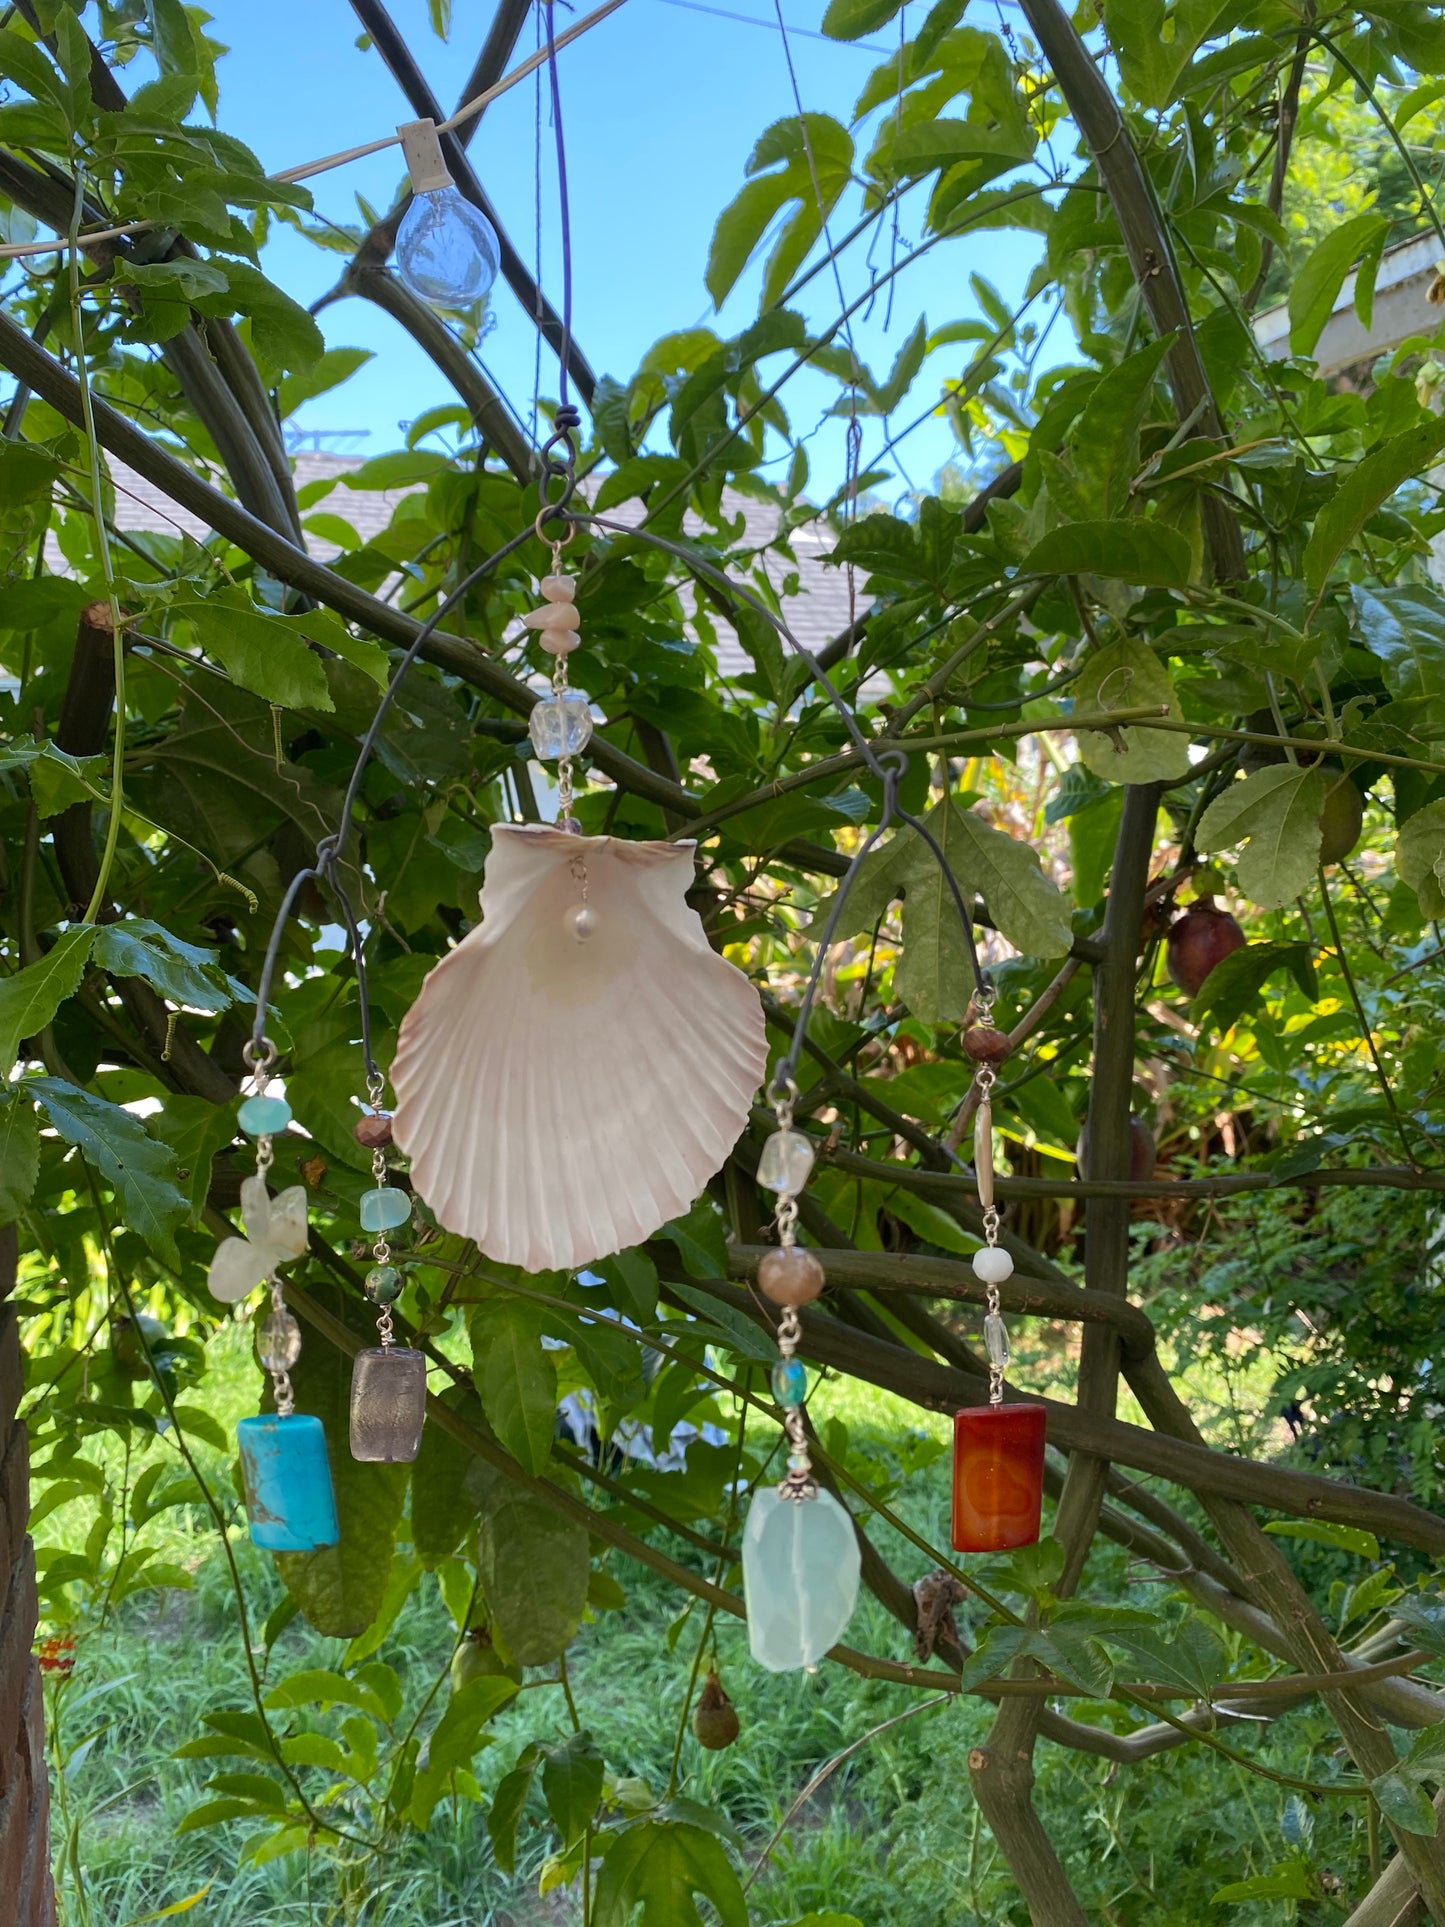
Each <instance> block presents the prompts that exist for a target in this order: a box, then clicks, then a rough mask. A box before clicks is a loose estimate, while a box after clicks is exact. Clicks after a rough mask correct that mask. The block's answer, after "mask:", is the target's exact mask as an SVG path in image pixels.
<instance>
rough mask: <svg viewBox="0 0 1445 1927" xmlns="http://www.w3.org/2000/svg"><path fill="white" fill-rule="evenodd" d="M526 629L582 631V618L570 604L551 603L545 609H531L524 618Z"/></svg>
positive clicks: (523, 624) (523, 625) (523, 623)
mask: <svg viewBox="0 0 1445 1927" xmlns="http://www.w3.org/2000/svg"><path fill="white" fill-rule="evenodd" d="M522 627H523V628H524V629H580V628H581V627H582V618H581V616H579V615H578V613H577V611H576V610H575V609H574V608H573V607H572V605H571V603H570V602H549V603H548V604H547V605H546V607H545V608H542V609H529V610H528V611H527V613H526V615H524V616H523V617H522Z"/></svg>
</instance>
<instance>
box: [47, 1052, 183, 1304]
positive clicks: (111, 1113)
mask: <svg viewBox="0 0 1445 1927" xmlns="http://www.w3.org/2000/svg"><path fill="white" fill-rule="evenodd" d="M25 1089H26V1090H27V1091H28V1092H29V1093H30V1094H32V1095H33V1096H34V1097H36V1098H38V1099H39V1102H40V1106H41V1109H42V1110H43V1111H44V1112H45V1115H46V1117H47V1118H48V1119H49V1121H50V1124H51V1125H52V1126H53V1128H54V1129H55V1130H56V1131H57V1132H58V1133H59V1135H60V1136H61V1137H63V1138H64V1139H65V1141H66V1143H67V1144H73V1145H75V1147H76V1148H77V1150H79V1152H80V1154H81V1156H82V1157H83V1158H84V1159H85V1161H86V1163H87V1164H90V1165H93V1166H94V1168H95V1170H96V1171H98V1172H99V1174H100V1175H101V1177H102V1178H104V1179H105V1181H106V1182H107V1183H108V1184H111V1185H113V1186H114V1187H115V1189H116V1191H117V1192H118V1193H119V1196H120V1202H121V1207H122V1209H123V1211H124V1213H125V1221H126V1223H127V1224H128V1225H129V1226H130V1227H131V1229H132V1230H133V1231H135V1232H137V1233H138V1234H139V1235H140V1236H141V1237H142V1238H143V1239H144V1240H145V1242H146V1243H147V1244H148V1245H149V1246H150V1248H151V1250H152V1251H154V1252H155V1254H156V1256H157V1257H158V1258H160V1259H161V1260H162V1261H163V1262H164V1263H166V1264H168V1265H171V1266H175V1267H178V1266H179V1264H180V1256H179V1253H178V1252H177V1251H176V1239H175V1232H176V1226H177V1225H179V1224H183V1223H184V1222H185V1220H186V1219H187V1218H189V1216H190V1210H191V1207H190V1202H189V1200H188V1199H187V1198H186V1196H185V1194H184V1192H182V1191H180V1190H178V1189H177V1188H176V1185H175V1183H174V1181H173V1180H174V1176H175V1166H176V1160H175V1153H174V1152H173V1151H172V1150H171V1149H170V1147H169V1146H168V1145H165V1144H157V1143H156V1141H155V1139H154V1138H153V1137H151V1136H150V1134H149V1132H148V1131H147V1130H146V1128H145V1126H144V1124H142V1123H141V1121H140V1119H139V1118H138V1117H133V1116H132V1115H131V1113H130V1112H129V1111H124V1110H122V1109H121V1107H120V1106H119V1105H118V1104H109V1103H107V1102H106V1100H105V1099H104V1098H103V1097H96V1096H95V1095H94V1094H93V1093H92V1092H90V1091H83V1090H80V1089H78V1088H77V1087H76V1086H75V1085H74V1084H66V1083H63V1082H62V1081H61V1079H60V1078H58V1077H34V1078H31V1079H29V1080H28V1081H27V1083H26V1085H25Z"/></svg>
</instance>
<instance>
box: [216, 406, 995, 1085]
mask: <svg viewBox="0 0 1445 1927" xmlns="http://www.w3.org/2000/svg"><path fill="white" fill-rule="evenodd" d="M580 419H581V418H580V416H579V414H578V412H577V410H576V409H575V408H573V407H570V406H566V405H564V406H563V407H562V408H559V409H558V411H557V418H556V423H557V425H556V432H555V433H554V434H553V436H552V437H551V439H550V440H549V441H548V442H547V443H546V445H545V447H544V448H543V450H542V463H543V480H542V485H541V486H542V505H541V507H540V508H539V510H538V513H537V517H536V521H535V524H534V525H533V526H531V527H529V528H526V529H524V530H523V531H522V532H521V533H520V534H518V535H515V536H513V538H512V540H511V541H510V542H507V543H504V544H503V546H502V547H501V548H500V549H497V550H495V551H494V552H493V553H492V554H491V555H489V556H487V557H486V559H485V560H484V561H482V562H479V563H478V564H477V566H476V567H475V568H474V569H472V570H471V571H470V572H469V573H468V574H467V575H466V576H464V577H463V579H462V580H461V581H460V582H459V583H458V584H457V586H456V587H455V588H454V589H451V590H450V591H448V593H447V594H446V595H445V596H444V597H443V599H442V600H441V601H440V602H439V603H438V604H437V607H436V609H435V610H434V611H433V613H432V614H431V615H430V616H429V617H428V618H427V620H426V621H425V622H424V623H423V624H422V626H421V628H420V629H419V630H418V631H417V633H416V635H415V636H414V637H413V638H412V641H411V643H410V644H409V645H408V647H407V649H406V651H405V653H404V654H403V655H402V657H401V658H400V660H399V661H398V663H397V665H396V667H395V669H394V670H393V671H392V675H391V680H390V682H389V683H388V684H387V687H386V689H385V691H384V692H383V694H382V697H381V700H380V702H379V703H378V704H377V707H376V713H375V715H374V716H373V717H372V719H371V724H370V727H369V728H368V729H367V732H366V734H365V736H364V737H363V738H362V740H361V745H360V748H359V750H358V752H357V758H356V764H355V767H354V768H353V770H352V772H351V779H350V781H349V782H348V784H347V786H346V794H345V796H344V798H343V800H342V805H341V814H340V819H339V821H338V824H337V827H336V830H335V831H334V832H333V833H332V835H330V836H328V837H324V838H323V839H322V840H321V842H320V843H319V844H318V845H317V848H316V859H315V862H314V863H312V864H310V865H308V866H307V867H306V868H305V869H302V870H299V871H298V872H297V874H296V875H295V876H294V877H293V878H292V880H291V884H290V886H289V888H288V889H287V891H286V894H285V896H284V897H283V898H282V901H281V906H280V908H279V910H278V911H277V913H276V919H275V922H274V923H273V925H272V927H271V934H270V937H269V939H268V942H267V945H266V954H265V958H264V961H263V963H262V967H261V977H260V981H259V983H258V984H257V987H256V1018H255V1023H254V1026H253V1029H252V1035H251V1041H250V1044H249V1046H248V1052H247V1061H248V1062H255V1061H259V1058H260V1056H261V1055H262V1054H263V1053H267V1054H268V1061H271V1060H274V1057H275V1047H274V1046H273V1045H272V1044H271V1043H270V1040H269V1038H267V1036H266V1012H267V1008H268V1005H269V1003H270V996H271V989H272V984H273V982H274V979H275V973H276V965H277V961H278V959H279V956H280V950H281V942H282V939H283V937H284V935H285V932H286V927H287V924H288V923H289V921H290V919H291V916H292V913H293V911H294V909H295V906H296V900H297V898H298V896H299V895H300V893H301V891H302V889H303V888H304V886H305V885H306V884H307V883H308V882H310V881H312V880H315V881H318V882H320V883H322V884H324V885H325V887H326V889H327V891H328V892H329V893H330V895H331V896H332V897H333V899H334V900H335V902H336V905H337V908H338V910H339V911H340V914H341V919H342V922H343V924H344V925H345V928H346V933H347V942H348V946H349V950H350V955H351V959H352V964H353V967H354V969H355V971H356V986H357V1000H358V1003H359V1006H360V1018H361V1052H362V1060H363V1063H364V1065H365V1069H366V1075H367V1079H368V1083H372V1082H373V1081H374V1080H375V1079H377V1078H378V1077H380V1076H381V1075H382V1073H381V1072H380V1069H379V1067H378V1065H377V1063H376V1060H375V1058H374V1056H373V1055H372V1048H371V1012H370V1001H369V998H368V994H367V982H366V963H365V956H364V951H363V945H362V938H361V931H360V927H359V923H358V919H357V916H356V911H355V907H354V905H353V904H352V901H351V898H350V896H349V894H348V892H347V890H346V888H345V886H344V884H343V883H342V881H341V877H340V873H339V872H340V863H341V857H342V854H343V852H344V850H345V848H346V844H347V842H348V840H349V838H350V835H351V827H352V822H353V819H354V816H355V811H356V803H357V799H358V797H359V795H360V791H361V783H362V778H363V777H364V776H365V774H366V770H367V767H368V765H369V764H370V761H371V758H372V755H373V754H374V752H375V749H376V744H377V741H378V738H379V737H380V734H381V729H382V725H383V724H384V723H385V721H386V718H387V716H388V715H389V714H390V712H391V709H392V706H393V704H394V703H395V701H396V697H397V694H398V691H399V690H400V687H401V682H402V679H403V677H404V676H405V675H406V673H407V671H408V670H409V669H410V668H411V666H412V664H413V663H414V662H415V661H416V659H417V657H418V656H419V655H420V653H421V651H422V649H423V648H424V647H425V645H426V643H427V641H428V640H429V639H430V638H431V636H432V635H434V634H435V632H436V630H437V627H438V626H439V624H440V623H441V622H442V621H443V620H444V619H445V617H446V616H447V615H448V614H449V613H450V612H451V611H452V610H453V609H454V608H456V606H457V605H458V604H459V603H460V602H462V601H463V600H464V599H465V598H466V597H467V596H468V595H470V593H471V592H472V590H473V589H474V588H476V586H477V585H478V583H480V582H483V581H485V580H486V578H487V577H488V576H489V575H491V574H492V573H493V571H494V570H496V569H497V568H498V567H500V565H501V564H502V563H503V562H505V561H506V559H507V558H508V557H509V556H511V555H514V554H516V552H517V551H518V550H519V549H521V548H523V547H525V546H526V544H527V543H528V542H530V541H532V540H533V539H534V538H536V539H539V540H541V541H544V542H549V543H550V542H553V541H557V542H559V543H560V542H566V541H570V540H571V538H572V536H573V535H574V534H575V533H576V532H577V531H578V529H579V528H583V527H586V528H591V529H596V530H599V531H601V532H602V533H604V534H607V535H617V536H622V537H625V538H628V539H630V540H632V541H637V542H645V543H646V544H648V546H649V547H651V548H654V549H657V550H660V551H661V552H662V553H663V554H666V555H670V556H672V557H674V558H675V559H676V560H678V561H680V562H682V563H683V564H684V565H685V567H686V568H687V569H689V570H690V571H691V572H692V573H693V574H695V575H699V576H702V577H704V578H705V579H707V580H709V581H711V582H713V583H715V584H716V585H717V586H718V587H720V588H721V589H723V590H724V591H725V592H726V594H727V595H729V596H730V597H733V598H736V599H738V600H741V601H743V602H745V603H747V604H748V606H749V607H750V608H752V609H753V610H754V611H755V612H756V613H757V614H758V615H760V616H761V617H762V618H763V619H764V620H765V621H766V622H768V623H770V624H771V625H772V627H773V628H774V629H775V630H776V631H777V633H778V635H779V637H780V638H781V640H782V641H783V642H784V643H786V644H787V646H788V648H789V649H790V650H791V651H792V652H793V654H794V655H795V656H796V657H797V658H798V659H799V660H800V661H801V662H803V663H804V664H806V666H807V668H808V672H809V675H810V676H811V678H812V679H813V681H815V682H816V683H817V684H818V686H819V688H820V689H822V691H823V692H824V694H825V695H826V697H827V699H828V701H829V702H830V703H831V704H832V705H833V707H834V709H835V710H836V711H837V712H838V715H839V717H840V719H841V720H842V723H843V727H844V728H845V730H846V731H847V733H848V736H849V738H850V740H851V741H852V743H853V746H854V748H855V749H856V750H857V752H858V755H859V757H860V759H861V760H862V762H863V764H864V766H865V768H866V769H867V770H868V772H869V773H870V775H872V776H873V777H874V778H875V779H876V780H877V782H878V783H879V785H880V787H881V790H882V809H881V811H880V814H879V818H878V821H877V823H876V824H875V825H874V826H873V828H872V829H871V830H870V831H869V833H868V835H867V836H866V837H865V838H864V840H863V842H862V843H861V844H860V845H859V847H858V849H857V851H856V852H855V854H854V855H853V857H852V859H851V860H850V862H849V864H848V868H847V869H846V870H845V871H844V873H843V876H842V877H841V879H840V880H839V884H838V889H837V893H836V895H835V896H834V899H833V903H832V907H831V910H830V912H829V915H828V920H827V923H826V924H825V925H824V927H823V931H822V934H821V936H820V937H819V939H818V942H817V944H816V946H815V949H814V955H813V964H812V968H811V970H810V972H809V974H808V981H807V984H806V986H805V988H804V991H803V997H802V1001H801V1003H800V1004H799V1007H798V1015H797V1020H796V1022H795V1024H794V1027H793V1035H792V1039H791V1041H790V1043H789V1045H788V1048H787V1050H786V1051H785V1052H784V1053H783V1055H782V1056H781V1057H780V1058H779V1059H778V1061H777V1064H776V1065H775V1066H774V1069H773V1073H772V1076H771V1077H770V1079H769V1081H768V1087H767V1096H768V1099H769V1102H771V1103H778V1102H781V1101H786V1100H787V1099H788V1097H789V1096H790V1095H793V1094H795V1093H796V1089H797V1071H798V1065H799V1062H800V1060H801V1057H802V1052H803V1049H804V1046H805V1045H806V1042H807V1032H808V1021H809V1018H810V1017H811V1015H812V1011H813V1007H814V1004H815V1003H816V1001H817V996H818V988H819V985H820V983H821V981H822V974H823V966H824V964H825V962H826V961H827V957H828V952H829V950H830V949H831V947H832V944H833V941H834V938H835V936H836V933H837V930H838V926H839V922H840V920H841V917H842V913H843V909H844V906H845V905H846V903H847V900H848V896H849V893H850V891H851V890H852V888H853V885H854V884H855V883H856V881H857V879H858V875H859V872H860V871H861V869H862V866H863V864H864V863H865V862H866V860H867V858H868V857H869V855H870V854H871V853H872V851H873V850H874V849H876V847H877V845H878V842H879V839H880V838H881V837H882V836H883V835H884V834H885V833H886V832H887V831H888V830H889V829H890V828H892V827H893V825H894V824H895V823H902V824H905V825H906V826H907V827H908V828H910V829H912V830H915V831H916V832H917V833H918V835H919V836H920V837H921V838H922V839H923V842H924V844H925V845H926V846H927V848H928V849H929V851H930V852H931V853H932V855H933V858H934V861H935V862H936V863H937V865H938V867H939V871H940V873H941V874H942V876H943V878H944V881H945V882H946V883H947V885H948V889H949V893H950V895H951V896H952V898H953V901H954V906H955V908H956V909H957V911H958V916H959V921H960V924H961V926H962V929H963V938H964V948H965V950H966V952H967V955H968V959H969V963H970V967H971V970H972V974H973V979H974V984H975V986H976V990H977V995H978V999H979V1002H980V1004H981V1005H982V1006H983V1007H984V1008H987V1007H988V1006H989V1005H991V1003H992V1001H993V985H992V983H991V982H990V980H989V978H988V975H987V973H986V972H985V971H984V969H983V967H982V965H981V964H980V962H979V957H978V949H977V946H976V944H975V942H974V936H973V914H972V910H971V908H970V906H969V904H968V902H967V901H966V899H965V897H964V893H963V890H962V888H961V886H960V884H959V882H958V879H957V877H956V876H955V875H954V873H953V869H952V866H951V865H950V863H949V861H948V858H947V856H946V855H945V853H944V850H943V847H942V845H941V844H940V843H939V841H938V839H937V838H936V837H935V836H934V835H933V833H932V831H931V830H930V829H929V828H928V826H927V825H926V824H925V823H924V822H923V821H922V820H921V819H920V818H919V817H917V816H914V815H913V814H911V812H909V811H908V810H906V809H904V807H903V805H902V803H901V802H900V801H899V795H898V792H899V786H900V784H901V782H902V779H903V776H904V774H905V772H906V771H907V768H908V754H907V751H906V750H904V749H903V748H901V747H900V746H899V745H898V744H896V743H879V742H878V741H877V740H876V739H874V738H871V737H869V736H868V735H867V734H866V733H865V732H864V730H863V729H862V727H861V726H860V724H859V722H858V718H857V716H856V715H855V714H854V712H853V710H852V709H851V708H850V707H849V705H848V703H847V701H846V700H845V699H844V697H843V696H842V695H841V694H840V693H839V692H838V690H837V689H836V688H835V687H834V685H833V683H832V681H831V680H830V678H829V676H828V674H827V672H826V670H825V669H824V668H823V666H822V664H821V663H820V662H819V661H818V660H817V658H816V657H815V656H814V655H813V654H812V653H811V652H810V651H809V650H808V649H806V648H805V647H804V646H803V644H802V643H801V642H799V640H798V638H797V637H796V636H795V635H794V634H793V632H792V630H791V629H790V628H789V627H788V625H787V623H786V622H785V621H784V620H783V619H782V617H781V616H779V615H777V614H776V613H775V612H774V611H773V610H772V609H770V608H769V607H768V605H767V603H766V602H764V601H763V600H762V598H761V597H759V596H757V595H755V594H754V593H753V592H752V590H750V589H749V588H747V587H746V586H745V585H744V584H742V583H740V582H735V581H734V580H733V579H732V578H731V577H730V576H729V575H728V574H727V573H726V571H724V570H723V569H720V568H718V567H717V566H716V564H714V563H712V562H709V561H708V560H707V559H706V558H705V557H703V556H700V555H698V554H697V552H696V551H695V550H693V549H690V548H687V547H686V546H685V545H683V544H681V543H678V542H672V541H669V540H668V539H667V538H666V537H665V536H661V535H656V534H654V533H653V532H652V530H650V529H646V528H637V527H632V526H630V525H629V524H627V523H625V522H619V521H617V520H616V519H615V518H612V517H608V516H605V515H597V514H594V513H592V512H591V511H590V510H586V509H581V508H578V507H576V506H574V496H575V491H576V486H577V481H576V456H577V451H576V446H575V444H574V442H573V439H572V431H573V430H574V429H575V428H576V427H577V426H578V425H579V423H580ZM554 481H555V482H560V483H561V485H562V486H561V492H560V494H559V495H558V496H557V497H556V499H555V500H549V499H548V495H547V490H548V487H549V485H550V484H551V483H552V482H554ZM549 528H552V529H555V530H557V531H565V532H563V533H558V534H556V535H549V534H547V533H545V531H546V530H547V529H549Z"/></svg>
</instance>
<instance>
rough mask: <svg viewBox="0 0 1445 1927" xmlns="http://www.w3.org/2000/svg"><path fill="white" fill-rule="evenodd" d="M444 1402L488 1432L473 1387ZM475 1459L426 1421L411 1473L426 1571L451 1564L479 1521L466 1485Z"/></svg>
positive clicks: (416, 1534) (417, 1541)
mask: <svg viewBox="0 0 1445 1927" xmlns="http://www.w3.org/2000/svg"><path fill="white" fill-rule="evenodd" d="M441 1401H442V1403H443V1404H444V1405H448V1406H450V1407H451V1408H452V1410H453V1411H455V1412H456V1413H457V1414H458V1416H459V1417H461V1418H464V1419H466V1421H467V1423H468V1424H469V1425H475V1426H476V1427H478V1429H479V1430H482V1429H485V1426H486V1420H485V1419H484V1418H483V1416H482V1407H481V1401H480V1400H479V1399H478V1397H477V1395H476V1393H475V1392H474V1391H472V1389H471V1388H470V1387H469V1386H463V1385H453V1386H449V1387H448V1388H447V1390H446V1391H444V1392H443V1393H442V1394H441ZM474 1457H475V1455H474V1454H473V1453H472V1452H470V1451H469V1450H468V1449H467V1447H466V1446H465V1445H463V1444H462V1442H461V1440H460V1439H455V1438H453V1437H452V1435H451V1433H450V1432H446V1431H443V1429H442V1427H441V1426H440V1425H438V1424H437V1422H436V1420H435V1419H433V1418H430V1417H428V1419H427V1421H426V1424H425V1426H424V1427H423V1430H422V1435H421V1449H420V1450H419V1451H418V1453H417V1455H416V1463H415V1464H414V1465H413V1466H412V1471H411V1537H412V1544H413V1545H414V1546H415V1547H416V1550H417V1556H418V1558H420V1560H421V1561H422V1563H423V1565H426V1566H429V1567H432V1568H435V1567H437V1566H439V1565H441V1563H442V1561H443V1560H445V1559H449V1558H450V1557H451V1555H452V1554H453V1553H454V1552H455V1551H456V1549H457V1547H458V1546H459V1545H460V1544H461V1543H462V1540H463V1539H464V1538H465V1537H466V1535H467V1533H468V1531H470V1529H471V1528H472V1526H473V1525H474V1523H475V1521H476V1517H477V1505H478V1500H477V1494H476V1491H475V1489H474V1488H473V1487H472V1486H471V1485H470V1484H469V1483H468V1481H467V1473H468V1471H469V1470H470V1469H471V1466H472V1464H473V1461H474Z"/></svg>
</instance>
